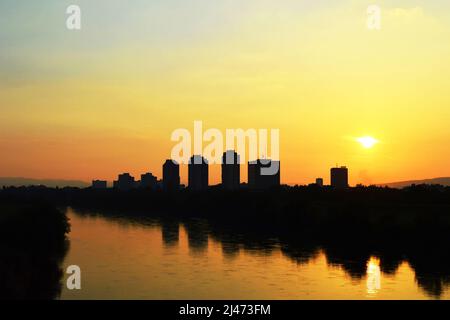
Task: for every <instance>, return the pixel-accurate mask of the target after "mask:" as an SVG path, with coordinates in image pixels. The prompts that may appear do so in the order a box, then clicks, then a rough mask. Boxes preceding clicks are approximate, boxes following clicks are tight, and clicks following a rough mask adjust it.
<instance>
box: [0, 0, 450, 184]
mask: <svg viewBox="0 0 450 320" xmlns="http://www.w3.org/2000/svg"><path fill="white" fill-rule="evenodd" d="M169 2H170V4H171V5H172V6H170V5H169ZM169 2H168V3H163V2H161V3H158V4H157V5H156V4H152V5H150V4H148V3H146V2H145V1H142V2H141V1H138V2H137V3H136V6H134V7H124V5H123V4H122V5H121V4H112V5H110V6H106V2H103V1H99V2H98V3H97V2H96V4H84V5H82V10H83V17H87V19H86V20H83V27H82V30H80V31H68V30H66V29H65V26H64V23H61V21H64V18H65V17H64V4H58V5H55V4H54V3H51V2H48V3H47V2H45V1H44V2H43V3H41V4H32V5H30V6H28V7H26V6H23V5H19V4H14V3H13V2H10V3H8V5H9V6H8V7H5V8H3V7H2V8H1V9H2V10H0V17H1V18H2V19H0V21H1V22H0V38H1V39H3V40H2V41H4V43H2V52H1V53H0V68H1V74H0V106H1V110H2V111H1V113H0V150H1V151H2V152H1V157H0V176H4V177H5V176H8V177H12V176H22V177H31V178H55V179H81V180H86V181H90V180H92V179H94V178H99V179H107V180H112V179H113V178H115V177H116V175H117V174H118V173H120V172H131V173H132V174H134V175H135V176H137V177H138V175H140V174H141V173H144V172H147V171H151V172H153V173H154V174H156V175H157V176H159V177H160V176H161V165H162V163H163V162H164V160H165V159H166V158H168V157H169V156H170V151H171V148H172V147H173V146H174V145H175V143H174V142H171V141H170V136H171V133H172V131H173V130H175V129H177V128H187V129H189V130H191V131H192V130H193V121H194V120H201V121H203V124H204V127H205V129H207V128H218V129H220V130H223V132H224V130H225V129H226V128H243V129H248V128H255V129H259V128H267V129H271V128H276V129H280V155H281V168H282V173H281V179H282V182H283V183H290V184H295V183H299V184H304V183H310V182H313V181H314V179H315V178H316V177H324V178H325V182H327V181H328V180H329V168H330V167H331V166H334V165H335V164H339V165H347V166H348V167H349V169H350V183H351V184H356V183H365V184H369V183H381V182H389V181H399V180H410V179H422V178H433V177H439V176H449V175H450V169H449V166H448V164H449V163H450V148H449V147H448V146H449V138H450V126H449V123H450V111H449V110H450V94H449V91H448V88H449V87H450V60H449V59H448V57H449V56H450V43H449V42H448V39H450V22H449V21H450V19H448V17H447V16H445V15H444V13H442V12H441V11H445V10H439V9H438V6H437V4H439V3H438V2H439V1H437V0H436V1H428V2H425V1H411V2H409V4H408V6H405V4H404V2H403V1H390V2H386V1H381V2H380V6H381V8H382V10H383V11H382V12H383V16H382V17H383V20H382V28H381V30H379V31H371V30H368V29H367V28H366V24H365V19H366V15H365V12H366V8H367V5H368V4H366V3H364V1H362V2H358V3H357V2H355V1H329V2H327V3H326V4H324V3H322V2H321V1H318V2H317V3H316V4H314V5H313V4H308V3H307V2H302V1H300V2H299V1H295V2H294V1H289V0H282V1H279V2H278V1H277V2H273V1H248V2H247V3H246V4H239V3H238V2H236V3H234V2H233V3H231V2H227V1H224V2H217V1H214V3H212V2H211V1H210V2H207V1H200V0H199V1H198V6H194V7H189V8H188V7H187V5H186V4H184V5H183V3H181V2H180V3H178V0H171V1H169ZM174 3H177V6H173V5H174ZM444 5H447V6H448V4H444ZM2 6H3V5H2ZM14 6H17V8H13V7H14ZM174 8H177V9H174ZM13 9H14V10H13ZM8 10H9V11H8ZM61 10H62V11H61ZM61 12H62V17H61V14H60V13H61ZM447 12H448V10H447ZM366 135H368V136H373V137H374V138H376V139H377V140H379V141H380V142H379V143H378V144H377V145H375V146H374V147H373V148H371V149H364V148H362V147H361V145H360V144H359V143H357V142H356V141H355V139H356V138H357V137H361V136H366ZM218 169H219V168H212V169H211V178H210V183H217V182H219V181H220V171H219V170H218ZM243 173H244V174H243V177H242V180H244V181H245V180H246V175H245V168H243ZM182 180H183V181H184V182H185V181H186V168H182Z"/></svg>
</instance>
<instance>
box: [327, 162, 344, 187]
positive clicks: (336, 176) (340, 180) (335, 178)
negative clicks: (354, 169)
mask: <svg viewBox="0 0 450 320" xmlns="http://www.w3.org/2000/svg"><path fill="white" fill-rule="evenodd" d="M330 174H331V179H330V181H331V186H332V187H334V188H340V189H343V188H348V169H347V167H335V168H331V171H330Z"/></svg>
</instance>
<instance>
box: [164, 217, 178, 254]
mask: <svg viewBox="0 0 450 320" xmlns="http://www.w3.org/2000/svg"><path fill="white" fill-rule="evenodd" d="M161 233H162V239H163V242H164V245H165V246H166V247H174V246H177V245H178V241H179V238H180V223H179V222H178V221H175V220H167V219H165V220H161Z"/></svg>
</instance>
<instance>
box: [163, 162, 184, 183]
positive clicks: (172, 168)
mask: <svg viewBox="0 0 450 320" xmlns="http://www.w3.org/2000/svg"><path fill="white" fill-rule="evenodd" d="M163 188H164V190H167V191H174V190H178V189H180V165H179V164H178V163H176V162H175V161H174V160H171V159H169V160H166V162H164V165H163Z"/></svg>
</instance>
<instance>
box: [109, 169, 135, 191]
mask: <svg viewBox="0 0 450 320" xmlns="http://www.w3.org/2000/svg"><path fill="white" fill-rule="evenodd" d="M135 187H136V181H135V180H134V177H132V176H131V175H130V174H129V173H122V174H119V178H118V179H117V181H114V188H116V189H119V190H123V191H126V190H131V189H134V188H135Z"/></svg>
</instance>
